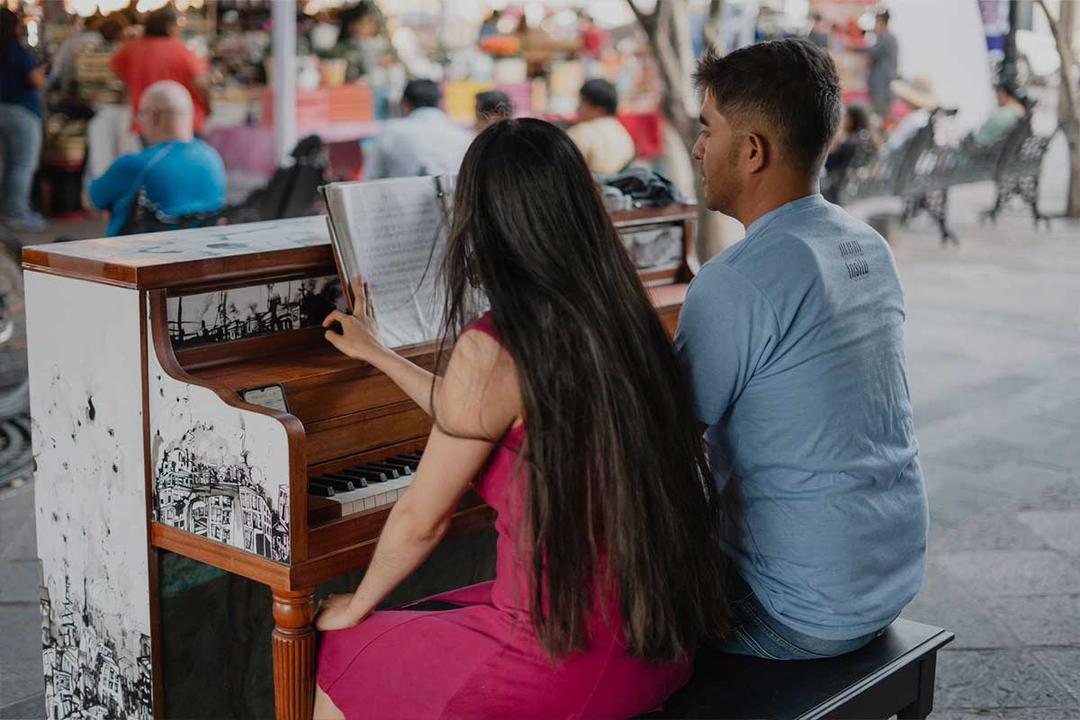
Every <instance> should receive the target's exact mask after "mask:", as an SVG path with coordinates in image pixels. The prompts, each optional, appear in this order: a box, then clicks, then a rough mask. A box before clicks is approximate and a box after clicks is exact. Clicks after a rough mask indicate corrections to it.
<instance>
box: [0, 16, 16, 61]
mask: <svg viewBox="0 0 1080 720" xmlns="http://www.w3.org/2000/svg"><path fill="white" fill-rule="evenodd" d="M18 44H19V16H18V15H16V14H15V13H13V12H11V10H8V9H7V8H6V7H0V61H2V62H7V54H8V50H10V49H11V48H13V47H15V46H16V45H18Z"/></svg>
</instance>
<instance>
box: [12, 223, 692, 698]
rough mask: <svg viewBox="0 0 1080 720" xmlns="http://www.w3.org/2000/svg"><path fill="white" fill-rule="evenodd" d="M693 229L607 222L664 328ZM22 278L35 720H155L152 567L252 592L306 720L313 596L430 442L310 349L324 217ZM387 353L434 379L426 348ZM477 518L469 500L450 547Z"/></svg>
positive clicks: (374, 391)
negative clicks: (103, 719)
mask: <svg viewBox="0 0 1080 720" xmlns="http://www.w3.org/2000/svg"><path fill="white" fill-rule="evenodd" d="M694 216H695V213H694V210H693V208H685V207H672V208H667V209H664V210H639V211H631V212H625V213H615V214H613V219H614V220H615V221H616V225H617V227H618V228H619V231H620V235H621V237H622V239H623V241H624V244H625V245H626V246H627V248H628V251H629V252H630V254H631V256H632V257H633V258H634V260H635V262H636V263H637V265H638V267H639V271H640V273H641V276H642V279H643V281H644V282H645V283H646V284H647V285H649V286H650V288H649V291H650V294H651V296H652V297H653V300H654V303H655V304H656V306H657V310H658V312H659V313H660V315H661V317H662V319H663V321H664V323H665V326H666V327H667V328H668V329H669V331H673V330H674V326H675V323H676V322H677V319H678V310H679V307H680V306H681V303H682V298H683V296H684V295H685V291H686V283H687V282H689V280H690V276H691V273H690V270H689V266H688V263H687V261H686V259H687V256H688V254H689V250H690V248H691V247H692V242H693V219H694ZM23 261H24V268H25V270H26V273H25V278H26V303H27V336H28V343H29V355H30V368H31V369H30V374H31V412H32V415H33V439H32V441H33V448H34V455H35V457H36V459H37V463H38V469H37V475H36V491H35V492H36V501H35V502H36V512H37V521H38V522H37V526H38V547H39V554H40V556H41V560H42V577H43V587H42V601H41V605H42V617H43V632H42V637H43V660H44V669H45V681H46V706H47V711H48V714H49V716H50V717H60V716H64V715H67V714H70V713H71V712H73V711H75V710H79V709H82V710H90V709H91V708H94V707H100V708H102V709H104V710H105V711H106V712H107V714H109V715H110V716H112V715H125V716H131V717H146V718H149V717H162V716H163V714H164V704H163V703H164V700H163V696H164V691H165V689H166V688H165V684H164V679H163V673H162V648H161V611H160V598H159V593H158V578H157V573H158V552H159V551H160V550H167V551H171V552H173V553H177V554H179V555H182V556H186V557H188V558H192V559H194V560H197V561H199V562H202V563H206V564H208V565H211V566H213V567H216V568H220V569H221V570H224V571H226V572H229V573H234V574H236V575H239V576H242V577H245V578H248V579H250V580H252V581H255V582H258V583H262V584H264V585H266V586H267V587H269V588H270V590H271V592H272V595H273V619H274V624H275V627H274V630H273V633H272V648H273V666H274V687H275V709H276V715H277V717H278V718H297V719H299V718H309V717H310V715H311V707H312V688H313V684H314V663H315V631H314V629H313V627H312V621H313V617H314V612H315V603H314V596H313V593H314V589H315V587H316V585H318V584H320V583H324V582H327V581H329V580H332V579H333V578H336V577H340V576H341V575H344V574H346V573H348V572H352V571H355V570H357V569H360V568H363V567H365V566H366V564H367V563H368V562H369V561H370V558H371V554H372V551H373V549H374V546H375V543H376V541H377V538H378V535H379V532H380V530H381V528H382V525H383V523H384V521H385V519H386V516H387V514H388V513H389V510H390V507H391V506H392V504H393V501H394V499H395V498H396V497H397V495H398V494H399V493H400V492H402V491H403V488H404V487H405V486H406V485H407V482H408V477H407V474H406V473H407V471H406V468H407V467H408V466H409V464H410V463H412V462H415V454H417V453H420V452H422V451H423V446H424V442H425V440H426V437H427V434H428V431H429V429H430V420H429V419H428V418H427V417H426V416H425V415H424V413H423V412H422V411H421V410H420V409H419V408H418V407H416V406H415V405H414V404H413V403H412V402H411V401H409V400H408V399H407V398H406V397H405V396H404V394H403V393H402V392H401V391H400V390H398V389H397V388H396V387H395V386H394V385H393V384H392V383H391V382H390V381H389V380H388V378H386V377H385V376H383V375H382V374H380V373H378V372H377V371H376V370H375V369H374V368H372V367H370V366H368V365H366V364H364V363H359V362H356V361H354V360H351V359H349V358H346V357H344V356H342V355H340V354H339V353H337V351H335V350H334V349H333V348H332V347H330V346H329V344H328V343H326V342H325V340H324V339H323V337H322V333H323V331H322V329H321V327H319V323H320V322H321V320H322V318H323V317H324V316H325V314H326V312H328V310H329V309H330V307H332V306H333V305H334V304H340V302H341V301H340V296H341V294H340V286H339V284H338V280H337V275H336V270H335V264H334V259H333V256H332V253H331V249H330V244H329V239H328V236H327V229H326V224H325V219H324V218H322V217H311V218H300V219H296V220H284V221H271V222H266V223H254V224H250V225H236V226H225V227H215V228H207V229H198V230H182V231H177V232H170V233H157V234H151V235H135V236H129V237H122V238H108V239H100V240H87V241H80V242H72V243H64V244H56V245H38V246H33V247H28V248H26V249H25V250H24V253H23ZM401 352H402V353H403V354H405V355H407V356H409V357H411V358H412V359H413V360H414V361H416V362H418V363H420V364H421V365H425V366H428V367H431V366H433V364H434V360H435V358H434V347H433V345H431V344H426V345H421V346H414V347H410V348H404V349H402V350H401ZM252 389H257V390H259V395H260V398H261V399H260V400H259V402H261V403H263V404H264V405H266V406H263V405H258V404H254V403H253V402H248V401H247V400H245V399H244V398H245V396H247V397H248V398H249V399H252V398H253V397H254V396H252V395H247V393H246V391H248V390H252ZM387 461H389V462H390V463H391V464H392V465H393V467H390V466H389V465H384V464H383V463H386V462H387ZM374 464H378V465H379V467H375V466H374ZM398 470H399V471H400V473H399V474H400V475H401V477H399V478H391V477H390V475H391V471H398ZM360 478H366V480H364V481H363V482H367V487H366V488H364V487H358V486H359V485H361V484H363V482H361V480H360ZM376 478H378V479H380V480H376ZM368 480H370V482H368ZM328 487H335V488H336V491H335V492H334V495H333V497H325V496H324V495H327V494H329V493H330V492H331V490H329V489H328ZM350 487H352V489H348V488H350ZM309 491H310V492H316V493H319V494H318V495H313V494H309ZM492 519H493V518H492V511H491V510H490V509H489V508H487V507H486V506H485V505H484V504H483V503H482V502H481V501H480V499H479V498H478V497H477V496H475V495H472V494H470V495H469V496H467V497H466V498H465V499H464V500H463V502H462V504H461V506H460V507H459V509H458V511H457V513H456V515H455V517H454V520H453V524H452V528H451V533H454V534H463V533H470V532H472V531H475V530H476V529H478V528H482V527H487V526H489V525H490V524H491V521H492ZM79 688H82V689H83V690H82V691H78V690H79Z"/></svg>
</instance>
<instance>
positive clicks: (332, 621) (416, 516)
mask: <svg viewBox="0 0 1080 720" xmlns="http://www.w3.org/2000/svg"><path fill="white" fill-rule="evenodd" d="M346 317H348V316H346ZM436 407H437V409H438V411H439V412H438V417H437V422H436V425H435V427H434V428H432V430H431V434H430V436H429V437H428V443H427V447H426V448H425V450H424V455H423V459H422V460H421V461H420V466H419V467H418V468H417V470H416V477H415V479H414V480H413V481H412V483H411V484H410V485H409V488H408V490H407V491H406V492H405V494H404V495H403V496H402V497H401V499H400V500H398V501H397V503H395V505H394V507H393V509H392V510H391V511H390V515H389V517H388V518H387V521H386V525H385V526H383V531H382V535H381V536H380V537H379V544H378V545H377V546H376V548H375V554H374V557H373V558H372V561H371V565H370V566H369V567H368V570H367V573H366V574H365V575H364V579H363V581H362V582H361V583H360V586H359V587H358V588H357V589H356V591H355V592H354V593H353V594H352V595H339V596H333V597H331V598H330V599H328V601H326V602H325V603H324V605H323V609H322V611H321V612H320V614H319V617H318V619H317V622H316V625H317V627H318V628H319V629H320V630H340V629H342V628H347V627H351V626H353V625H355V624H356V623H358V622H360V621H361V620H363V619H364V618H365V617H367V616H368V615H369V614H370V613H371V612H372V610H374V609H375V608H376V607H378V605H379V603H381V602H382V601H383V600H384V599H385V598H386V596H387V595H389V594H390V592H391V591H392V590H393V589H394V588H395V587H397V585H398V584H399V583H401V581H402V580H404V579H405V578H406V577H408V576H409V575H410V574H411V573H412V572H413V571H414V570H416V568H417V567H419V566H420V564H421V563H422V562H423V561H424V560H425V559H426V558H427V556H428V555H429V554H431V551H432V550H434V549H435V546H436V545H438V544H439V542H440V541H441V540H442V538H443V537H444V536H445V535H446V531H447V529H448V528H449V526H450V520H451V518H452V517H453V514H454V511H455V509H456V508H457V505H458V502H459V501H460V499H461V496H462V495H463V494H464V493H465V491H466V489H467V488H468V486H469V483H470V482H472V480H473V478H475V477H476V475H477V473H479V472H480V470H481V469H482V468H483V467H484V463H485V462H487V458H488V455H490V453H491V450H492V448H493V447H494V444H495V442H496V441H497V440H498V439H499V438H500V437H501V436H502V435H503V434H504V433H505V432H506V430H507V429H508V428H509V427H510V426H511V425H513V424H514V422H516V421H517V419H518V418H519V417H520V415H521V400H520V393H519V391H518V386H517V377H516V374H515V373H514V367H513V361H512V360H511V359H510V357H509V355H508V354H507V353H506V352H505V351H504V350H503V349H502V348H501V347H500V346H499V344H498V343H497V342H495V340H493V339H492V338H491V337H489V336H487V335H485V334H483V333H481V332H479V331H470V332H467V333H465V334H464V335H462V337H461V338H460V339H459V341H458V343H457V346H456V347H455V348H454V352H453V354H452V355H451V357H450V363H449V365H448V366H447V369H446V377H445V379H444V380H443V382H442V383H441V384H440V386H439V389H438V394H437V396H436ZM463 436H464V437H463ZM477 437H478V438H481V439H471V438H477Z"/></svg>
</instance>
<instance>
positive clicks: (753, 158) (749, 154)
mask: <svg viewBox="0 0 1080 720" xmlns="http://www.w3.org/2000/svg"><path fill="white" fill-rule="evenodd" d="M771 150H772V148H770V147H769V141H768V140H767V139H766V138H765V136H764V135H761V134H759V133H748V134H747V135H746V151H745V152H746V169H747V171H748V172H749V173H750V174H751V175H754V174H756V173H759V172H762V171H764V170H765V168H766V167H768V165H769V160H770V159H771V158H770V157H769V156H770V154H771Z"/></svg>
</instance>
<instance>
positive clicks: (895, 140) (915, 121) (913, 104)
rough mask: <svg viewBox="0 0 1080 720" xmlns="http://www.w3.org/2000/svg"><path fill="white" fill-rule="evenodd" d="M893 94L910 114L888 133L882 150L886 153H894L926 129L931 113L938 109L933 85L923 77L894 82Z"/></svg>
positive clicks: (938, 104) (892, 84)
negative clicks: (909, 80)
mask: <svg viewBox="0 0 1080 720" xmlns="http://www.w3.org/2000/svg"><path fill="white" fill-rule="evenodd" d="M891 88H892V92H893V94H894V95H895V96H896V97H897V98H899V99H900V100H902V101H903V102H904V104H906V105H907V106H908V108H909V109H910V112H909V113H908V114H907V115H905V116H904V117H903V118H902V119H901V120H900V122H898V123H897V124H896V126H895V127H894V128H893V129H892V132H890V133H889V136H888V138H886V140H885V144H884V145H883V146H882V149H883V151H884V152H886V153H892V152H896V151H897V150H899V149H900V148H902V147H903V146H904V145H906V144H907V142H908V141H909V140H911V139H912V138H913V137H915V133H917V132H919V130H920V129H922V128H924V127H926V125H927V123H929V122H930V115H931V113H932V112H933V111H934V110H936V109H937V108H938V107H940V103H939V102H938V100H937V97H936V96H935V95H934V84H933V83H932V82H930V78H928V77H926V76H925V75H918V76H916V77H914V78H912V80H911V82H908V81H906V80H894V81H893V82H892V83H891Z"/></svg>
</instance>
